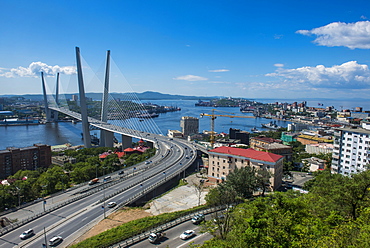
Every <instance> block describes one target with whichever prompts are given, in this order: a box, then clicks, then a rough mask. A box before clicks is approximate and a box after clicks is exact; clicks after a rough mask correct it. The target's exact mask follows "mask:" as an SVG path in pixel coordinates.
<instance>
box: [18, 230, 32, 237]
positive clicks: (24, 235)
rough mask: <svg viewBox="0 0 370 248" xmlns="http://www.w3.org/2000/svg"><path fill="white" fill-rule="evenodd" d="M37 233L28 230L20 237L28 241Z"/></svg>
mask: <svg viewBox="0 0 370 248" xmlns="http://www.w3.org/2000/svg"><path fill="white" fill-rule="evenodd" d="M34 234H35V233H34V232H33V230H32V229H28V230H27V231H24V232H23V233H22V234H21V235H19V237H20V238H21V239H27V238H29V237H31V236H32V235H34Z"/></svg>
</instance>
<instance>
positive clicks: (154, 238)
mask: <svg viewBox="0 0 370 248" xmlns="http://www.w3.org/2000/svg"><path fill="white" fill-rule="evenodd" d="M165 236H166V233H165V232H163V231H157V232H152V233H150V234H149V237H148V240H149V242H150V243H157V242H159V241H160V240H161V239H162V238H164V237H165Z"/></svg>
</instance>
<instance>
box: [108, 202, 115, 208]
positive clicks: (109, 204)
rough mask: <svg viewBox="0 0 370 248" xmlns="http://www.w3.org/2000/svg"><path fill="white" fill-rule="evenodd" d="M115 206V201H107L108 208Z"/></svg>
mask: <svg viewBox="0 0 370 248" xmlns="http://www.w3.org/2000/svg"><path fill="white" fill-rule="evenodd" d="M115 206H117V203H116V202H109V203H108V208H114V207H115Z"/></svg>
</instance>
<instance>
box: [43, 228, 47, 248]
mask: <svg viewBox="0 0 370 248" xmlns="http://www.w3.org/2000/svg"><path fill="white" fill-rule="evenodd" d="M44 241H45V244H43V247H46V248H47V247H48V242H47V241H46V231H45V227H44Z"/></svg>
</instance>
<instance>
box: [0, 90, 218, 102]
mask: <svg viewBox="0 0 370 248" xmlns="http://www.w3.org/2000/svg"><path fill="white" fill-rule="evenodd" d="M132 94H136V96H137V97H138V98H139V99H140V100H210V99H214V98H217V97H216V96H214V97H205V96H183V95H170V94H163V93H159V92H153V91H145V92H142V93H135V92H130V93H114V92H113V93H110V95H111V96H112V97H114V98H116V99H117V98H120V99H125V98H126V96H127V95H132ZM72 95H78V93H75V94H65V97H66V98H67V99H71V98H72ZM0 97H24V98H25V99H30V100H33V101H42V100H43V96H42V95H41V94H35V95H30V94H26V95H0ZM86 97H90V98H92V99H93V100H101V99H102V93H86Z"/></svg>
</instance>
